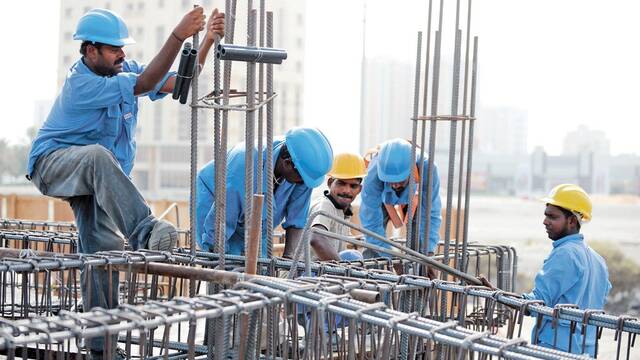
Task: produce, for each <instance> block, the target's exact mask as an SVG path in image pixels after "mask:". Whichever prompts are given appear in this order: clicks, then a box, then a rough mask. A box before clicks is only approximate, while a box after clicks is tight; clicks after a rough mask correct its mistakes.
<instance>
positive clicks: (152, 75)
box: [133, 6, 205, 95]
mask: <svg viewBox="0 0 640 360" xmlns="http://www.w3.org/2000/svg"><path fill="white" fill-rule="evenodd" d="M204 19H205V16H204V13H203V9H202V7H201V6H198V7H195V8H194V9H193V10H191V11H189V12H188V13H187V14H186V15H185V16H184V17H183V18H182V20H181V21H180V23H179V24H178V25H177V26H176V28H175V29H174V30H173V32H172V33H171V34H170V35H169V38H168V39H167V41H165V43H164V45H163V46H162V49H160V51H159V52H158V54H157V55H156V56H155V57H154V58H153V60H151V62H150V63H149V65H147V66H146V68H145V69H144V71H143V72H142V74H140V75H139V76H138V79H137V81H136V85H135V87H134V88H133V93H134V95H140V94H144V93H147V92H149V91H151V90H153V88H155V87H156V84H158V82H160V80H162V78H163V77H164V76H165V74H166V73H167V72H168V71H169V69H170V68H171V65H172V64H173V61H174V60H175V59H176V56H177V55H178V53H179V52H180V47H181V46H182V41H184V40H185V39H186V38H188V37H190V36H192V35H193V34H195V33H196V32H198V31H200V30H202V29H203V28H204V24H205V22H204ZM181 40H182V41H181Z"/></svg>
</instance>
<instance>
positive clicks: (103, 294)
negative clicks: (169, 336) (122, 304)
mask: <svg viewBox="0 0 640 360" xmlns="http://www.w3.org/2000/svg"><path fill="white" fill-rule="evenodd" d="M204 25H205V16H204V13H203V9H202V7H197V8H194V9H193V10H191V11H189V12H188V13H187V14H186V15H184V17H183V18H182V20H181V21H180V22H179V23H178V24H177V25H176V27H175V28H174V29H173V31H172V32H171V34H170V35H169V36H168V37H167V40H166V41H165V43H164V45H163V47H162V49H160V51H159V52H158V54H157V55H156V56H155V58H154V59H153V60H152V61H151V62H150V63H149V64H148V65H142V64H140V63H138V62H137V61H135V60H129V59H126V58H125V52H124V50H123V47H124V46H125V45H129V44H134V43H135V41H134V39H133V38H131V37H130V36H129V31H128V29H127V26H126V24H125V22H124V21H123V19H122V18H121V17H120V16H119V15H118V14H116V13H115V12H113V11H110V10H105V9H93V10H90V11H88V12H87V13H86V14H84V15H83V16H82V17H81V18H80V20H79V22H78V25H77V28H76V32H75V34H74V35H73V38H74V39H75V40H80V41H81V45H80V54H82V56H81V58H80V59H79V60H78V61H77V62H76V63H75V64H73V65H72V66H71V68H70V69H69V72H68V73H67V77H66V79H65V82H64V85H63V87H62V90H61V92H60V94H59V95H58V97H57V99H56V101H55V103H54V104H53V107H52V109H51V112H50V113H49V116H48V117H47V120H46V121H45V123H44V125H43V126H42V128H41V129H40V130H39V132H38V134H37V136H36V138H35V140H34V141H33V144H32V147H31V152H30V154H29V162H28V169H27V178H28V179H30V180H31V181H32V182H33V183H34V184H35V185H36V187H38V189H39V190H40V192H42V194H44V195H48V196H52V197H57V198H61V199H64V200H66V201H68V202H69V204H70V205H71V208H72V209H73V213H74V216H75V220H76V225H77V227H78V234H79V239H80V241H79V244H78V251H79V252H80V253H95V252H97V251H104V250H122V249H123V247H124V241H123V239H122V237H121V235H120V234H122V235H124V237H125V238H126V239H127V240H128V243H129V245H130V246H131V248H133V249H139V248H147V249H152V250H170V249H171V248H172V247H173V246H174V245H175V243H176V240H177V232H176V229H175V228H174V227H173V225H171V224H170V223H168V222H165V221H161V220H158V219H156V218H155V217H154V216H153V215H152V214H151V210H150V209H149V207H148V206H147V204H146V203H145V200H144V199H143V197H142V195H141V194H140V192H139V191H138V190H137V189H136V187H135V186H134V184H133V183H132V182H131V179H130V178H129V176H130V173H131V169H132V167H133V161H134V159H135V153H136V142H135V133H136V124H137V115H138V97H140V96H148V97H149V98H150V99H151V100H157V99H160V98H162V97H164V96H165V95H166V94H167V93H170V92H172V90H173V86H174V84H175V76H174V73H172V72H169V69H170V67H171V65H172V64H173V62H174V60H175V58H176V55H177V54H178V53H179V51H180V50H181V47H182V42H183V41H184V40H185V39H187V38H189V37H190V36H192V35H193V34H195V33H196V32H198V31H200V30H202V29H203V27H204ZM223 35H224V15H223V14H221V13H218V11H217V9H216V10H214V12H213V14H212V16H211V17H210V18H209V21H208V23H207V34H206V36H205V39H204V41H203V43H202V46H201V50H200V58H199V61H200V64H204V60H205V58H206V55H207V52H208V50H209V48H210V47H211V46H212V45H213V42H214V38H215V37H216V36H220V37H222V36H223ZM90 275H91V278H90V279H85V277H86V276H88V274H85V273H84V272H83V273H82V277H83V280H82V284H88V285H89V286H90V287H91V289H88V287H87V286H83V287H82V292H83V306H84V309H86V310H89V309H90V308H93V307H96V306H100V307H102V308H113V307H115V306H117V305H118V296H117V295H118V273H117V272H114V273H112V274H111V276H112V277H111V281H112V283H111V285H110V286H111V288H112V290H113V291H112V292H111V293H109V292H108V288H109V287H108V285H107V284H108V280H107V279H108V276H109V275H108V274H107V273H106V272H105V271H102V270H98V269H94V270H93V271H91V272H90ZM87 291H88V292H89V293H90V294H91V296H86V295H87ZM89 299H90V302H89ZM88 347H89V349H90V350H91V356H92V358H93V359H102V357H103V355H104V353H103V352H104V350H105V349H104V344H103V338H94V339H93V340H91V341H90V342H89V343H88ZM113 350H115V349H111V350H110V351H111V352H112V351H113Z"/></svg>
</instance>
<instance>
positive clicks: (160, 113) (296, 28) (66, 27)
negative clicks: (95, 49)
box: [58, 0, 306, 199]
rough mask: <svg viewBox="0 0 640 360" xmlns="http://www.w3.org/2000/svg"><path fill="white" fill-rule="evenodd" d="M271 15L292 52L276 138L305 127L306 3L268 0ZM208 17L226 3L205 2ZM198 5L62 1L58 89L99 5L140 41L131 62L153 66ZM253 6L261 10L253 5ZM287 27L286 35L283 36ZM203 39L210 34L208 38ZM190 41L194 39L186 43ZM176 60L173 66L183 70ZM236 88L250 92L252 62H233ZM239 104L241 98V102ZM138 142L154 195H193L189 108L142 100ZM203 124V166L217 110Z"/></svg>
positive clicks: (207, 79) (277, 36) (237, 133)
mask: <svg viewBox="0 0 640 360" xmlns="http://www.w3.org/2000/svg"><path fill="white" fill-rule="evenodd" d="M266 3H267V10H269V11H273V13H274V29H273V31H274V38H273V44H274V47H276V48H283V49H286V50H287V55H288V56H287V59H286V60H285V61H284V62H283V63H282V65H274V67H273V68H274V90H275V92H276V93H277V94H278V96H277V97H276V99H275V106H274V133H275V134H281V133H284V132H285V131H286V129H288V128H290V127H292V126H295V125H298V124H300V123H301V119H302V113H303V107H304V103H303V92H304V79H303V75H304V67H303V66H304V65H303V64H304V46H305V36H304V34H305V16H306V13H305V8H306V4H305V1H286V0H270V1H267V2H266ZM200 4H201V5H202V6H203V7H204V8H205V11H207V12H209V13H208V14H207V15H209V14H210V11H212V9H213V8H214V7H218V8H219V9H220V10H221V11H224V1H211V0H203V1H201V2H200ZM192 6H193V2H192V1H186V0H181V1H177V0H172V1H169V0H154V1H143V0H112V1H107V0H102V1H97V0H62V2H61V7H60V17H61V21H60V60H59V64H58V85H59V86H62V83H63V82H64V79H65V76H66V74H67V71H68V69H69V68H70V67H71V65H73V63H74V62H75V61H77V60H78V59H79V58H80V54H79V53H78V50H79V48H80V43H79V42H78V41H74V40H73V33H74V31H75V26H76V24H77V22H78V19H80V17H81V16H82V15H83V14H84V13H85V12H87V11H88V10H90V9H91V8H94V7H101V8H107V9H111V10H113V11H116V12H117V13H119V14H120V15H121V16H122V17H123V18H124V19H125V22H126V23H127V27H128V29H129V33H130V35H131V36H132V37H133V38H134V39H135V40H136V44H134V45H130V46H127V47H125V48H124V51H125V53H126V55H127V57H128V58H131V59H135V60H137V61H140V62H143V63H148V62H150V61H151V60H152V59H153V57H154V56H155V55H156V54H157V52H158V51H159V50H160V48H161V47H162V45H163V44H164V42H165V41H166V40H167V38H168V37H169V35H170V34H171V31H172V30H173V28H174V27H175V26H176V25H177V24H178V22H179V21H180V19H181V18H182V16H183V15H184V14H186V13H187V12H188V11H189V9H190V8H191V7H192ZM254 6H259V2H258V1H255V2H254ZM246 19H247V5H246V2H244V1H238V6H237V9H236V26H235V34H234V39H233V40H234V43H236V44H246V38H247V30H246V29H247V27H246ZM285 29H286V31H285ZM202 34H204V33H202ZM187 41H189V40H187ZM213 55H214V51H213V50H212V51H211V52H210V54H209V57H208V61H207V64H206V66H205V68H204V70H203V72H202V74H201V76H200V78H199V94H200V96H202V95H204V94H207V93H209V92H210V91H212V90H213V61H212V60H213ZM178 61H179V60H176V63H175V64H174V67H173V69H176V68H177V63H178ZM233 69H234V70H233V77H232V81H231V88H232V89H237V90H239V91H244V89H245V88H246V64H245V63H241V62H236V63H234V64H233ZM235 101H238V102H240V101H241V100H238V99H236V100H235ZM139 105H140V109H139V115H138V128H137V130H136V140H137V144H138V152H137V156H136V164H135V167H134V169H133V172H132V177H133V180H134V182H135V183H136V185H137V186H138V187H139V188H140V190H141V191H142V192H143V193H144V195H145V196H146V197H148V198H170V199H185V198H186V196H187V194H188V191H189V162H190V120H191V109H190V107H189V106H188V105H182V104H180V103H178V102H177V101H174V100H172V99H170V98H169V97H167V98H165V99H163V100H161V101H156V102H154V103H153V104H152V103H151V101H149V100H148V99H146V98H143V99H141V101H140V102H139ZM199 120H200V121H199V124H198V139H199V145H200V146H199V157H198V160H199V161H198V163H199V166H201V165H203V164H204V163H205V162H207V161H209V160H211V159H212V158H213V133H212V131H213V130H212V128H213V127H212V124H213V111H212V110H200V111H199ZM243 134H244V114H243V113H239V112H232V113H231V115H230V121H229V138H228V144H229V146H233V145H234V144H236V143H237V142H239V141H243V139H244V136H243Z"/></svg>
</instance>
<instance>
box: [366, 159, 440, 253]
mask: <svg viewBox="0 0 640 360" xmlns="http://www.w3.org/2000/svg"><path fill="white" fill-rule="evenodd" d="M416 165H417V164H416ZM427 170H428V161H427V159H425V160H424V162H423V166H422V171H420V177H421V180H422V184H423V192H422V206H421V221H420V242H421V243H422V241H423V239H424V238H425V228H426V224H427V217H429V219H430V227H429V244H428V245H427V249H428V251H434V250H435V248H436V246H437V245H438V241H440V235H439V231H440V223H442V215H441V213H440V211H441V206H442V205H441V201H440V177H439V176H438V167H437V166H436V165H435V164H434V165H433V181H432V182H431V214H430V215H429V216H427V191H426V189H427V187H428V186H429V184H428V183H429V179H428V177H427V175H426V174H427ZM414 181H415V180H414ZM413 189H414V190H416V183H415V182H414V184H413ZM360 196H361V199H362V200H361V204H360V222H361V223H362V226H363V227H364V228H365V229H367V230H370V231H373V232H375V233H376V234H380V235H382V236H385V224H384V213H383V209H382V207H383V205H384V204H390V205H404V204H408V203H409V186H408V185H407V186H406V187H405V188H404V189H403V190H402V192H400V194H397V193H396V191H395V190H393V188H392V187H391V185H390V184H389V183H385V182H383V181H382V180H380V178H379V177H378V158H377V157H374V158H373V159H372V160H371V163H370V164H369V169H368V170H367V176H366V177H365V178H364V181H363V183H362V193H361V195H360ZM416 214H417V211H416ZM365 239H366V241H367V242H368V243H370V244H373V245H376V246H380V247H384V248H387V249H388V248H390V247H391V246H390V245H388V244H385V243H384V242H382V241H380V240H378V239H375V238H373V237H371V236H365ZM379 255H380V256H386V257H390V256H391V255H390V254H385V253H381V254H379Z"/></svg>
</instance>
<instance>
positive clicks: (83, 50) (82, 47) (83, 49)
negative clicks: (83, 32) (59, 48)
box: [80, 41, 105, 56]
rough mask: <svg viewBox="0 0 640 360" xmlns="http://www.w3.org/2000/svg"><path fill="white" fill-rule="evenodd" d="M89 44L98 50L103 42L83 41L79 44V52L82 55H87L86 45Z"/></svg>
mask: <svg viewBox="0 0 640 360" xmlns="http://www.w3.org/2000/svg"><path fill="white" fill-rule="evenodd" d="M89 45H91V46H93V47H95V48H96V49H98V51H100V48H101V47H102V46H104V45H105V44H103V43H99V42H93V41H83V42H82V44H80V54H82V56H86V55H87V46H89Z"/></svg>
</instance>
